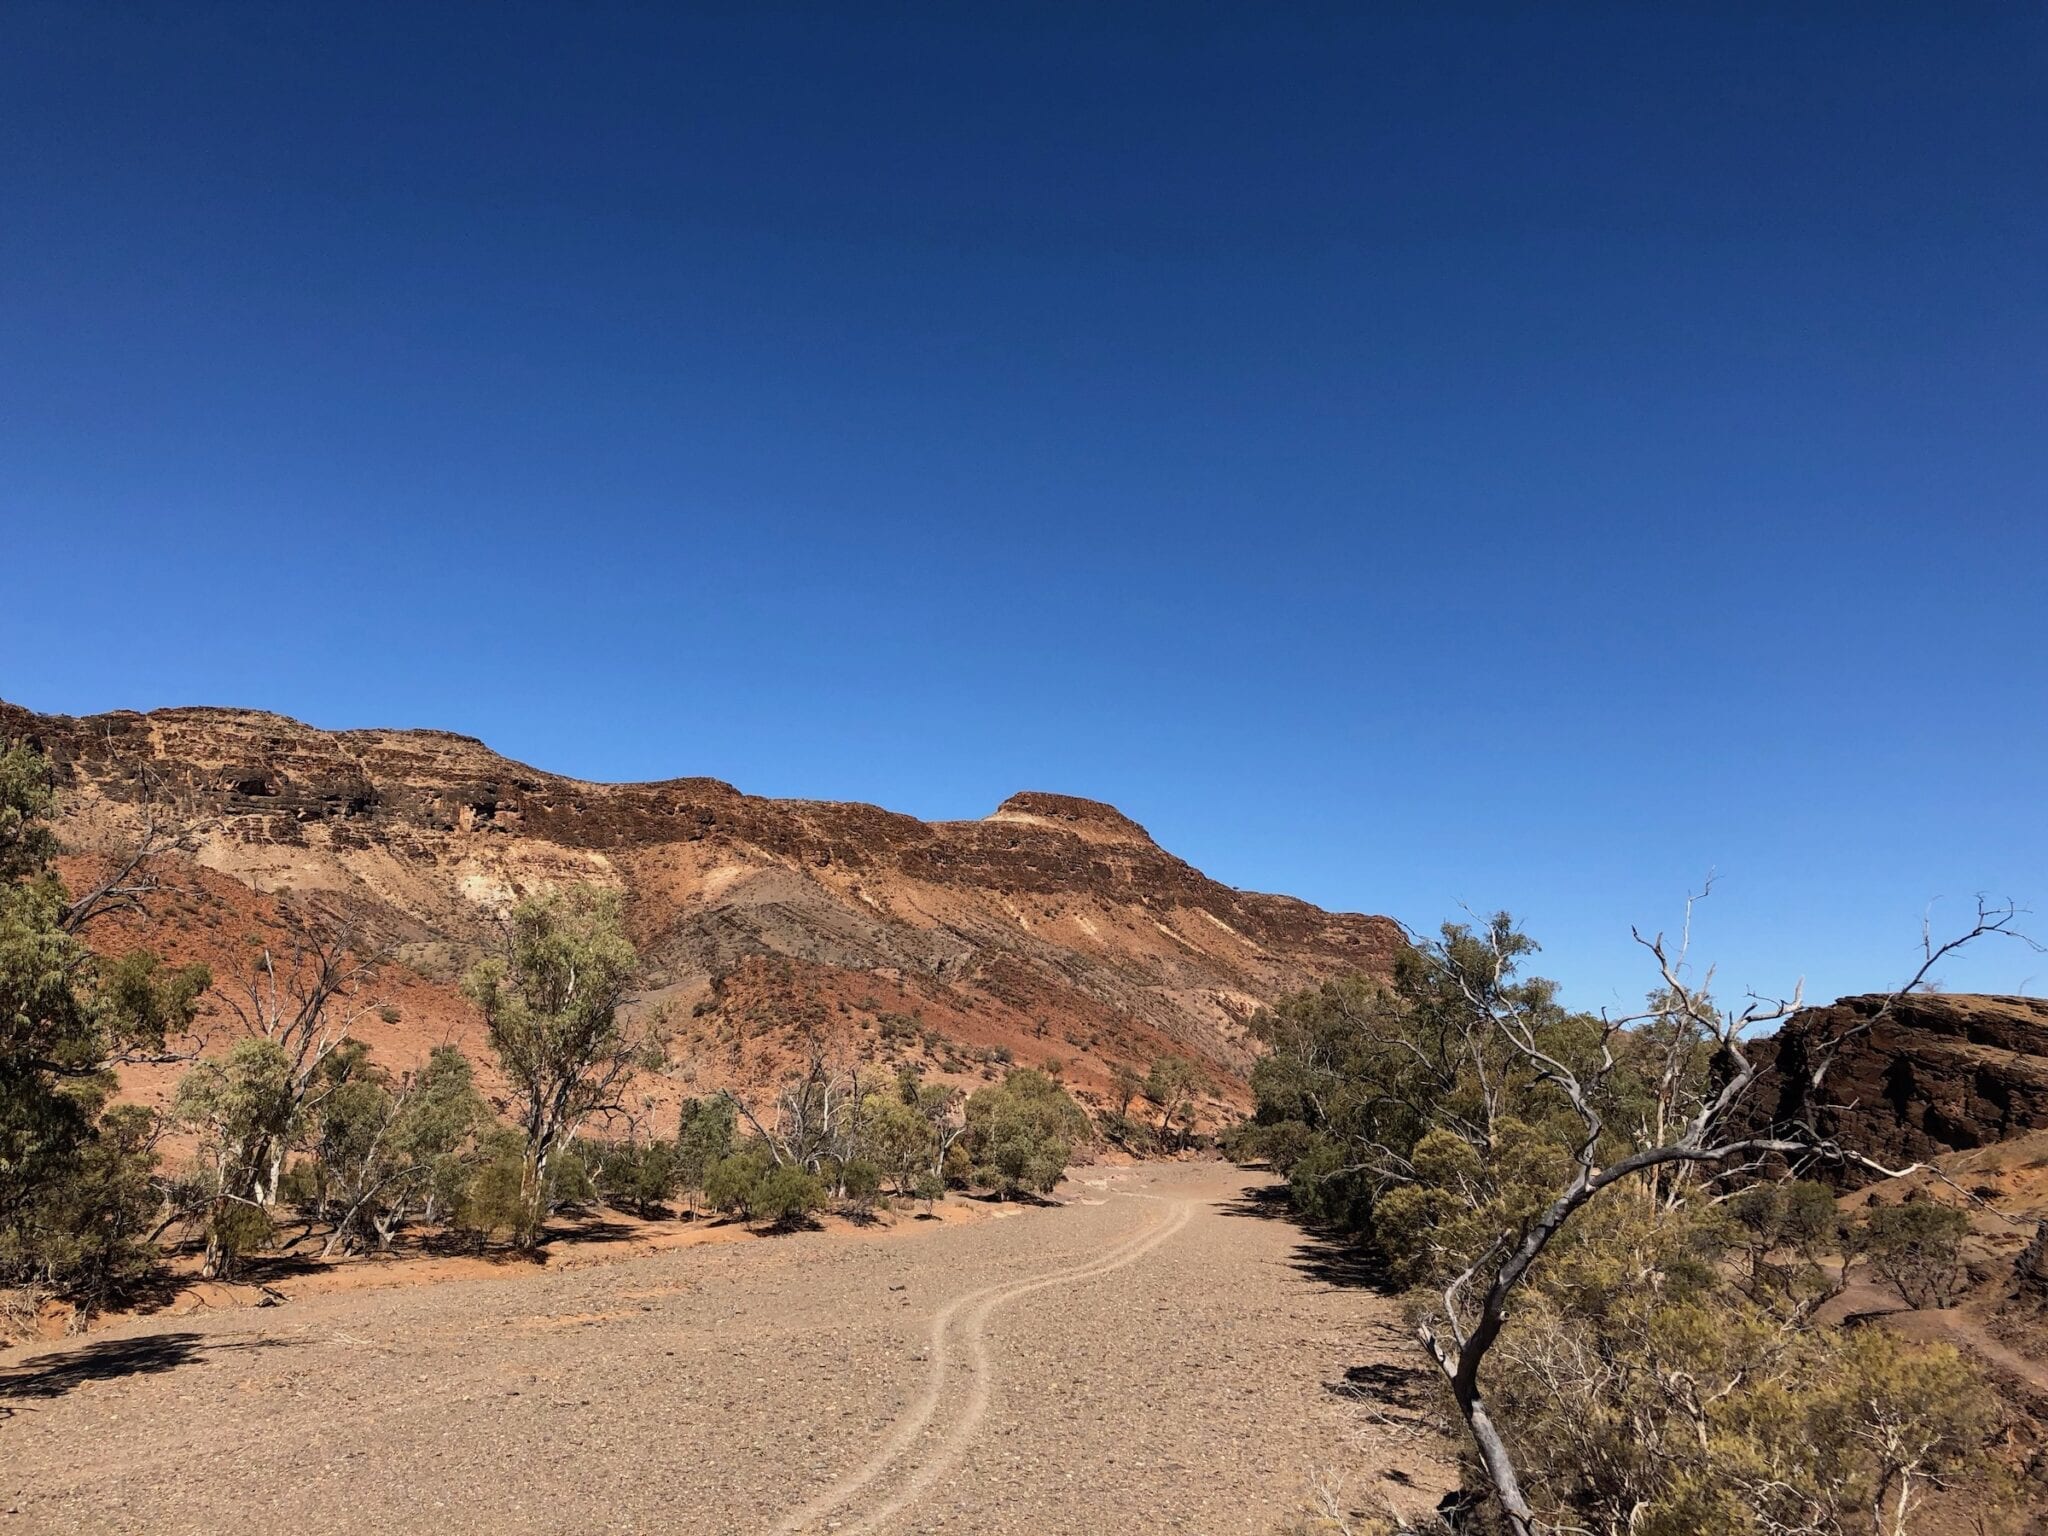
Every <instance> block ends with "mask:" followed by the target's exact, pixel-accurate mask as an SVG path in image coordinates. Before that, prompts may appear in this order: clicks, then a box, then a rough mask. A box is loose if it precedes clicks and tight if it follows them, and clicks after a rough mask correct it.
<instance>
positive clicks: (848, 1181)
mask: <svg viewBox="0 0 2048 1536" xmlns="http://www.w3.org/2000/svg"><path fill="white" fill-rule="evenodd" d="M839 1187H840V1188H841V1189H843V1190H845V1191H846V1203H847V1204H848V1205H850V1206H852V1207H853V1208H854V1209H855V1210H856V1211H862V1212H865V1211H871V1210H873V1209H874V1208H875V1202H876V1201H877V1200H879V1199H881V1197H882V1170H881V1169H879V1168H877V1167H876V1166H875V1165H874V1164H873V1163H871V1162H869V1161H867V1159H865V1158H859V1157H857V1158H855V1159H854V1160H853V1161H852V1162H850V1163H848V1164H847V1165H846V1166H845V1167H844V1168H842V1169H841V1170H840V1171H839Z"/></svg>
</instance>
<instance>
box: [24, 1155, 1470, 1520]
mask: <svg viewBox="0 0 2048 1536" xmlns="http://www.w3.org/2000/svg"><path fill="white" fill-rule="evenodd" d="M1259 1182H1260V1181H1258V1180H1257V1179H1255V1178H1248V1177H1247V1176H1246V1175H1243V1174H1241V1173H1238V1172H1237V1171H1235V1170H1232V1169H1227V1168H1223V1167H1219V1166H1216V1165H1201V1166H1192V1167H1178V1168H1165V1169H1159V1170H1120V1171H1115V1172H1109V1171H1096V1172H1094V1173H1092V1174H1084V1175H1083V1179H1082V1182H1080V1183H1078V1184H1076V1185H1074V1186H1072V1187H1070V1188H1068V1189H1066V1190H1064V1191H1063V1192H1062V1193H1063V1198H1064V1199H1065V1200H1066V1201H1067V1203H1066V1204H1064V1205H1062V1206H1059V1207H1050V1208H1034V1209H1025V1210H1019V1211H1017V1212H1016V1213H1015V1214H1005V1215H1002V1216H1000V1217H999V1218H998V1219H994V1220H988V1221H981V1222H976V1223H971V1224H964V1225H958V1226H950V1225H949V1226H944V1227H939V1228H936V1229H928V1230H914V1229H902V1230H899V1231H897V1232H894V1233H890V1234H886V1235H882V1236H878V1237H872V1238H855V1239H833V1238H826V1237H821V1236H816V1235H796V1236H792V1237H787V1238H778V1239H762V1240H760V1241H754V1242H743V1243H733V1244H722V1245H717V1246H713V1247H700V1248H694V1249H684V1250H678V1251H674V1252H667V1253H660V1254H655V1255H651V1256H648V1257H643V1258H634V1259H628V1260H624V1261H622V1262H619V1263H616V1264H607V1265H604V1266H601V1267H596V1268H588V1269H581V1270H569V1271H559V1272H558V1271H553V1270H548V1271H530V1270H529V1271H514V1272H508V1273H507V1274H506V1275H505V1276H504V1277H503V1278H495V1277H494V1278H491V1279H487V1280H477V1281H464V1282H451V1283H446V1284H440V1285H432V1286H419V1287H410V1288H400V1289H391V1290H381V1291H367V1292H360V1293H355V1294H338V1295H321V1296H313V1297H307V1298H302V1299H300V1300H297V1301H294V1302H292V1303H291V1304H289V1305H287V1306H283V1307H277V1308H266V1309H262V1310H254V1309H238V1310H234V1311H226V1312H219V1313H212V1314H207V1315H204V1316H202V1317H200V1318H197V1319H193V1318H177V1319H163V1320H158V1321H156V1322H154V1323H150V1324H143V1325H137V1326H131V1327H128V1328H125V1329H122V1330H117V1331H116V1332H115V1333H113V1334H110V1335H103V1336H97V1337H95V1338H92V1339H90V1340H87V1341H84V1342H82V1343H79V1344H74V1345H73V1346H71V1347H69V1348H66V1349H61V1350H56V1351H43V1352H41V1353H39V1354H36V1355H34V1356H32V1357H27V1356H24V1355H23V1354H20V1353H17V1352H9V1354H8V1355H7V1356H5V1357H0V1410H6V1411H8V1412H9V1416H8V1417H7V1418H5V1419H4V1420H0V1469H4V1470H0V1486H4V1490H5V1492H4V1498H0V1507H4V1508H5V1509H6V1511H7V1512H6V1514H4V1515H0V1536H5V1533H7V1532H14V1531H23V1532H25V1531H136V1532H141V1531H148V1532H152V1533H164V1536H172V1533H181V1532H194V1533H202V1532H203V1533H205V1536H233V1533H237V1532H243V1531H248V1532H258V1531H261V1532H270V1531H276V1530H284V1529H289V1530H291V1531H293V1532H294V1533H315V1532H328V1531H348V1532H368V1531H436V1532H468V1531H492V1532H557V1531H559V1532H570V1531H655V1530H659V1531H664V1532H722V1533H724V1532H730V1533H740V1532H745V1533H760V1536H770V1533H772V1536H802V1533H810V1532H828V1531H836V1532H839V1533H841V1536H867V1533H883V1532H911V1531H952V1532H962V1533H965V1532H975V1533H982V1532H1015V1533H1020V1536H1021V1533H1053V1532H1073V1533H1092V1532H1117V1533H1124V1532H1137V1531H1161V1530H1164V1531H1186V1532H1197V1533H1224V1532H1262V1531H1268V1530H1270V1529H1272V1527H1273V1526H1274V1525H1275V1524H1276V1523H1278V1522H1279V1521H1280V1520H1281V1519H1283V1518H1284V1517H1285V1516H1286V1515H1288V1514H1289V1513H1291V1512H1292V1511H1293V1510H1295V1509H1296V1508H1297V1507H1298V1506H1299V1503H1300V1500H1301V1497H1302V1495H1303V1493H1304V1490H1305V1488H1306V1485H1307V1483H1308V1480H1309V1477H1310V1475H1311V1473H1312V1472H1316V1471H1323V1472H1330V1471H1334V1472H1336V1473H1339V1474H1340V1475H1345V1476H1348V1477H1350V1478H1351V1479H1352V1481H1353V1484H1354V1486H1356V1487H1365V1486H1369V1485H1370V1482H1371V1474H1375V1473H1385V1472H1392V1473H1394V1474H1396V1478H1397V1481H1396V1483H1395V1485H1393V1486H1391V1487H1390V1488H1389V1489H1388V1491H1390V1492H1394V1493H1395V1494H1396V1495H1397V1496H1404V1497H1405V1498H1406V1499H1407V1501H1408V1502H1409V1503H1411V1504H1414V1503H1418V1502H1427V1498H1428V1496H1427V1494H1426V1492H1425V1491H1424V1488H1423V1487H1418V1488H1416V1489H1414V1490H1412V1491H1404V1490H1403V1489H1402V1488H1401V1487H1400V1486H1399V1484H1398V1478H1399V1477H1400V1476H1407V1477H1410V1478H1412V1479H1414V1480H1415V1481H1416V1482H1417V1483H1418V1484H1421V1485H1426V1486H1434V1484H1435V1482H1436V1480H1437V1478H1438V1476H1439V1475H1440V1474H1439V1473H1438V1472H1437V1470H1436V1468H1435V1467H1434V1466H1433V1464H1432V1462H1433V1458H1434V1456H1435V1455H1436V1454H1437V1453H1436V1451H1435V1449H1434V1447H1433V1446H1432V1445H1431V1443H1430V1442H1429V1441H1428V1440H1426V1439H1422V1440H1417V1439H1415V1438H1413V1437H1412V1436H1407V1435H1404V1434H1402V1433H1401V1432H1400V1431H1399V1429H1398V1428H1396V1427H1390V1423H1389V1420H1391V1422H1392V1424H1393V1425H1398V1424H1400V1423H1402V1422H1406V1421H1407V1420H1408V1418H1409V1417H1410V1416H1409V1415H1408V1414H1406V1413H1405V1411H1403V1410H1401V1409H1399V1408H1398V1407H1396V1408H1392V1410H1391V1412H1390V1413H1389V1414H1387V1415H1386V1416H1384V1417H1383V1416H1381V1415H1380V1414H1377V1413H1375V1412H1374V1411H1373V1409H1372V1407H1371V1405H1369V1404H1361V1403H1360V1402H1358V1401H1357V1400H1355V1399H1354V1398H1347V1397H1346V1396H1343V1395H1340V1394H1339V1393H1335V1392H1333V1391H1331V1390H1330V1387H1331V1385H1332V1384H1342V1383H1343V1381H1344V1378H1345V1372H1346V1370H1347V1369H1349V1368H1353V1367H1358V1366H1361V1365H1366V1366H1370V1365H1372V1364H1373V1363H1374V1362H1387V1361H1390V1360H1392V1361H1398V1362H1400V1363H1401V1364H1402V1365H1405V1364H1406V1362H1407V1359H1408V1357H1407V1355H1406V1353H1405V1349H1404V1346H1403V1344H1402V1343H1401V1337H1400V1330H1399V1326H1398V1321H1397V1319H1396V1318H1395V1316H1394V1314H1393V1310H1392V1306H1391V1304H1390V1303H1389V1302H1387V1301H1385V1300H1384V1299H1382V1298H1380V1297H1378V1296H1377V1295H1375V1294H1374V1293H1372V1292H1370V1291H1365V1290H1361V1289H1357V1288H1352V1287H1346V1286H1344V1285H1342V1284H1340V1283H1333V1272H1332V1266H1331V1256H1330V1255H1327V1254H1325V1253H1322V1252H1321V1251H1320V1250H1318V1249H1317V1247H1316V1246H1315V1245H1314V1244H1312V1243H1306V1242H1305V1241H1304V1239H1303V1238H1302V1236H1301V1234H1300V1233H1299V1232H1297V1231H1296V1230H1295V1229H1294V1228H1293V1227H1292V1226H1291V1225H1290V1224H1288V1223H1286V1222H1285V1221H1281V1220H1277V1219H1274V1218H1273V1216H1272V1215H1271V1213H1270V1206H1268V1205H1265V1204H1263V1203H1262V1202H1260V1201H1258V1200H1257V1199H1255V1198H1249V1197H1248V1190H1249V1188H1250V1187H1252V1186H1256V1185H1257V1184H1258V1183H1259ZM1334 1278H1335V1279H1337V1280H1341V1278H1342V1277H1341V1275H1338V1276H1335V1277H1334ZM1399 1374H1400V1373H1399V1372H1396V1371H1389V1370H1381V1371H1374V1372H1369V1373H1368V1376H1369V1377H1370V1379H1372V1380H1374V1381H1375V1383H1376V1385H1375V1387H1374V1388H1373V1389H1372V1390H1373V1391H1375V1392H1378V1393H1382V1394H1384V1393H1387V1392H1392V1393H1394V1394H1395V1395H1397V1396H1398V1395H1400V1394H1401V1391H1402V1384H1401V1382H1400V1380H1399ZM1383 1406H1384V1405H1383Z"/></svg>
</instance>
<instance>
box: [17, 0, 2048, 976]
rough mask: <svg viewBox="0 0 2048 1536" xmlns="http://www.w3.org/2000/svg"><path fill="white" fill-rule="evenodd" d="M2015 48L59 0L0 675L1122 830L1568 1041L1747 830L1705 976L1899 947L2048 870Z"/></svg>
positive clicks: (2033, 61) (2020, 967)
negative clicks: (1349, 925)
mask: <svg viewBox="0 0 2048 1536" xmlns="http://www.w3.org/2000/svg"><path fill="white" fill-rule="evenodd" d="M1360 12H1365V13H1366V14H1360ZM2044 80H2048V12H2044V11H2043V10H2042V9H2041V8H2040V7H2039V6H2034V5H2019V4H2013V5H1982V6H1977V5H1965V6H1954V5H1936V4H1928V5H1925V6H1906V5H1880V6H1870V5H1841V6H1833V5H1818V4H1803V3H1802V4H1792V5H1786V6H1784V7H1781V8H1775V9H1774V8H1768V7H1750V6H1731V5H1725V4H1712V5H1702V6H1696V7H1687V6H1675V5H1674V6H1665V5H1658V6H1645V5H1639V4H1627V5H1617V6H1613V7H1595V6H1573V7H1559V6H1527V5H1523V6H1512V7H1502V8H1500V9H1499V11H1492V10H1487V9H1477V8H1466V7H1459V6H1439V5H1433V4H1432V5H1420V4H1418V5H1415V6H1412V7H1360V8H1354V7H1349V6H1344V7H1331V8H1327V9H1326V8H1320V7H1313V6H1298V7H1273V6H1263V5H1250V4H1247V5H1242V6H1237V7H1227V8H1226V7H1214V8H1212V7H1207V6H1201V5H1173V6H1158V7H1144V6H1122V5H1113V4H1112V5H1103V6H1030V7H1001V6H992V5H972V6H962V5H935V6H930V7H898V6H846V5H838V4H833V5H827V6H820V7H818V8H816V9H807V8H797V7H778V6H761V5H751V4H749V5H733V6H730V7H717V8H698V9H690V8H685V7H680V6H666V5H646V6H630V7H603V6H597V7H583V6H579V7H538V6H536V7H521V6H516V5H498V4H493V5H442V6H437V5H418V4H406V5H402V6H393V7H389V8H380V7H377V6H374V5H368V4H357V5H351V6H345V7H331V6H322V7H317V8H316V7H312V6H294V5H270V4H254V3H252V4H248V5H242V6H233V7H210V6H205V5H176V6H134V5H113V4H107V5H99V6H95V5H90V4H78V3H65V4H52V5H42V4H34V3H28V0H16V3H14V4H11V5H9V6H8V7H7V8H6V10H5V12H4V14H0V178H4V179H0V523H4V536H0V562H4V584H0V696H4V697H7V698H10V699H13V700H16V701H19V702H22V703H26V704H29V705H31V706H34V707H36V708H40V709H46V710H61V711H66V712H71V713H86V712H91V711H96V710H102V709H109V708H115V707H134V708H150V707H154V706H158V705H166V704H186V703H218V704H238V705H251V706H262V707H265V708H270V709H276V710H281V711H284V712H287V713H289V714H293V715H297V716H300V717H302V718H304V719H307V720H310V721H312V722H314V723H316V724H320V725H326V726H358V725H432V726H441V727H448V728H452V729H456V730H461V731H468V732H472V733H475V734H477V735H480V736H482V737H484V738H485V739H486V740H488V741H489V742H490V743H491V744H492V745H494V746H496V747H498V748H499V749H501V750H503V751H505V752H507V753H510V754H511V755H513V756H516V757H520V758H524V759H526V760H528V761H531V762H534V763H536V764H539V765H541V766H543V767H547V768H551V769H555V770H559V771H563V772H568V773H573V774H581V775H585V776H588V777H592V778H600V779H629V778H646V777H663V776H668V775H675V774H697V773H705V774H715V775H717V776H719V777H721V778H725V779H729V780H731V781H733V782H734V783H736V784H738V785H740V786H741V787H742V788H745V789H748V790H751V791H755V792H758V793H764V794H774V795H803V796H815V797H825V798H845V799H865V800H873V801H878V802H881V803H883V804H886V805H889V806H892V807H896V808H899V809H902V810H907V811H911V812H914V813H916V814H918V815H922V816H927V817H962V816H979V815H983V814H986V813H987V812H988V811H989V810H990V809H991V808H993V806H994V805H995V804H996V802H997V801H999V800H1000V799H1002V798H1003V797H1004V796H1005V795H1006V794H1008V793H1010V792H1011V791H1013V790H1016V789H1020V788H1027V787H1029V788H1042V789H1053V790H1061V791H1067V792H1071V793H1075V794H1083V795H1091V796H1096V797H1099V798H1102V799H1105V800H1110V801H1113V802H1115V803H1116V804H1117V805H1119V806H1121V807H1122V808H1124V809H1125V810H1126V811H1128V812H1129V813H1130V814H1132V815H1134V816H1136V817H1137V818H1139V819H1140V820H1142V821H1143V822H1145V823H1146V824H1147V825H1148V826H1149V827H1151V828H1152V829H1153V831H1154V832H1155V833H1156V834H1157V835H1158V837H1159V838H1160V840H1161V841H1162V842H1163V843H1165V844H1166V845H1167V846H1168V847H1170V848H1172V849H1174V850H1175V851H1177V852H1179V853H1181V854H1183V855H1185V856H1186V857H1188V858H1189V859H1191V860H1192V861H1193V862H1195V863H1196V864H1198V865H1200V866H1202V867H1203V868H1205V869H1207V870H1208V871H1210V872H1211V873H1212V874H1214V875H1216V876H1217V877H1219V878H1221V879H1223V880H1226V881H1228V882H1230V883H1232V884H1235V885H1241V886H1247V887H1253V888H1260V889H1268V890H1282V891H1289V892H1293V893H1296V894H1299V895H1302V896H1306V897H1308V898H1310V899H1312V900H1315V901H1317V902H1320V903H1322V904H1324V905H1327V906H1333V907H1345V908H1355V909H1363V910H1367V911H1380V912H1389V913H1392V914H1394V915H1396V916H1398V917H1400V918H1402V919H1404V920H1405V921H1407V922H1410V923H1412V924H1419V925H1424V926H1429V925H1433V924H1434V923H1436V922H1437V921H1439V920H1441V919H1442V918H1443V917H1445V916H1447V915H1453V914H1455V912H1456V911H1457V909H1458V907H1459V905H1460V904H1461V903H1465V904H1469V905H1470V906H1472V907H1474V908H1492V907H1497V906H1506V907H1509V908H1511V909H1512V910H1514V911H1515V912H1517V913H1519V914H1521V915H1522V916H1523V917H1524V918H1525V919H1526V921H1527V923H1528V925H1529V927H1530V929H1531V930H1532V931H1533V932H1534V933H1535V934H1536V935H1537V936H1538V937H1539V938H1540V939H1541V940H1542V941H1543V943H1544V945H1545V950H1546V953H1545V955H1544V956H1543V961H1544V968H1545V969H1546V970H1547V971H1548V972H1550V973H1551V974H1554V975H1557V976H1559V977H1561V978H1562V979H1563V980H1564V981H1565V982H1566V984H1567V988H1568V996H1569V997H1570V998H1572V999H1573V1000H1575V1001H1577V1002H1579V1003H1582V1004H1587V1005H1598V1004H1601V1003H1611V1002H1615V1001H1620V1002H1623V1003H1626V1002H1630V1001H1632V1000H1634V999H1635V998H1636V997H1637V996H1638V995H1639V994H1640V993H1641V991H1642V990H1643V989H1644V987H1645V986H1646V985H1647V982H1648V979H1649V978H1648V975H1647V972H1646V971H1644V970H1643V968H1642V967H1641V966H1640V964H1639V963H1638V961H1637V960H1636V958H1635V957H1634V955H1633V953H1632V951H1631V947H1630V945H1629V941H1628V937H1627V932H1628V925H1629V924H1630V923H1631V922H1638V923H1642V924H1645V925H1651V926H1655V925H1657V924H1660V923H1666V922H1671V921H1675V920H1676V918H1677V916H1678V913H1679V909H1680V904H1681V902H1682V899H1683V897H1684V895H1685V893H1686V891H1687V890H1688V888H1690V887H1692V886H1693V885H1695V884H1697V883H1698V882H1699V881H1700V880H1701V879H1702V877H1703V876H1704V875H1705V874H1706V872H1707V871H1708V870H1709V869H1713V870H1717V871H1718V872H1719V875H1720V879H1721V884H1720V888H1719V891H1718V893H1717V895H1716V896H1715V898H1714V900H1713V901H1712V903H1710V905H1709V906H1708V907H1707V908H1706V909H1704V910H1703V913H1702V926H1701V944H1702V948H1703V951H1704V952H1706V953H1709V954H1711V955H1713V956H1716V957H1718V958H1719V959H1720V960H1721V962H1722V967H1723V970H1722V981H1723V985H1724V989H1726V990H1739V989H1740V988H1741V987H1742V986H1745V985H1754V986H1756V987H1759V988H1764V989H1769V990H1776V989H1781V988H1784V987H1789V985H1790V984H1791V982H1792V981H1793V980H1794V979H1795V978H1796V977H1798V976H1800V975H1801V974H1804V975H1805V976H1806V977H1807V978H1808V982H1809V987H1810V989H1811V990H1812V991H1814V992H1816V993H1818V994H1820V995H1832V994H1834V993H1836V992H1841V991H1856V990H1864V989H1869V988H1874V987H1878V986H1882V985H1886V984H1889V983H1891V982H1892V981H1894V980H1895V979H1897V978H1899V977H1901V976H1902V974H1903V973H1904V972H1905V971H1906V970H1907V969H1908V968H1909V966H1910V963H1911V961H1912V958H1913V955H1912V951H1913V948H1914V945H1915V944H1916V942H1917V938H1918V925H1919V920H1920V915H1921V912H1922V910H1923V908H1924V906H1925V905H1926V903H1927V902H1928V900H1929V899H1930V898H1934V897H1941V898H1945V901H1944V902H1943V904H1942V905H1941V906H1939V907H1937V909H1936V911H1937V921H1939V920H1940V916H1939V914H1941V913H1943V912H1948V913H1950V914H1951V915H1953V916H1955V917H1957V918H1960V917H1961V916H1962V915H1963V912H1964V910H1965V908H1966V907H1967V904H1968V900H1969V898H1970V896H1971V895H1972V893H1974V892H1977V891H1980V890H1982V891H1987V892H1990V893H1993V894H1996V895H2011V896H2013V897H2016V898H2019V899H2021V900H2022V901H2033V902H2036V903H2039V904H2041V905H2042V906H2044V907H2048V631H2044V623H2048V614H2044V610H2048V604H2044V603H2043V601H2042V591H2043V578H2044V557H2048V87H2044V83H2043V82H2044ZM2036 926H2037V928H2048V921H2037V923H2036ZM2030 978H2032V980H2031V983H2029V979H2030ZM1947 979H1948V981H1949V983H1950V984H1951V985H1952V986H1955V987H1958V988H1961V987H1974V988H1982V989H2015V988H2018V987H2020V986H2022V985H2023V984H2031V985H2032V987H2033V988H2034V989H2035V990H2040V989H2041V988H2042V987H2043V986H2044V985H2048V957H2043V956H2039V955H2033V954H2029V953H2026V952H2023V951H2022V950H2020V949H2019V948H2018V947H2016V946H2009V947H2007V948H2004V949H2002V950H1996V951H1986V952H1984V953H1983V954H1982V955H1981V956H1980V957H1979V958H1978V959H1977V960H1975V961H1974V962H1970V963H1963V964H1958V965H1956V966H1953V967H1951V968H1950V969H1949V971H1948V973H1947Z"/></svg>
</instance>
